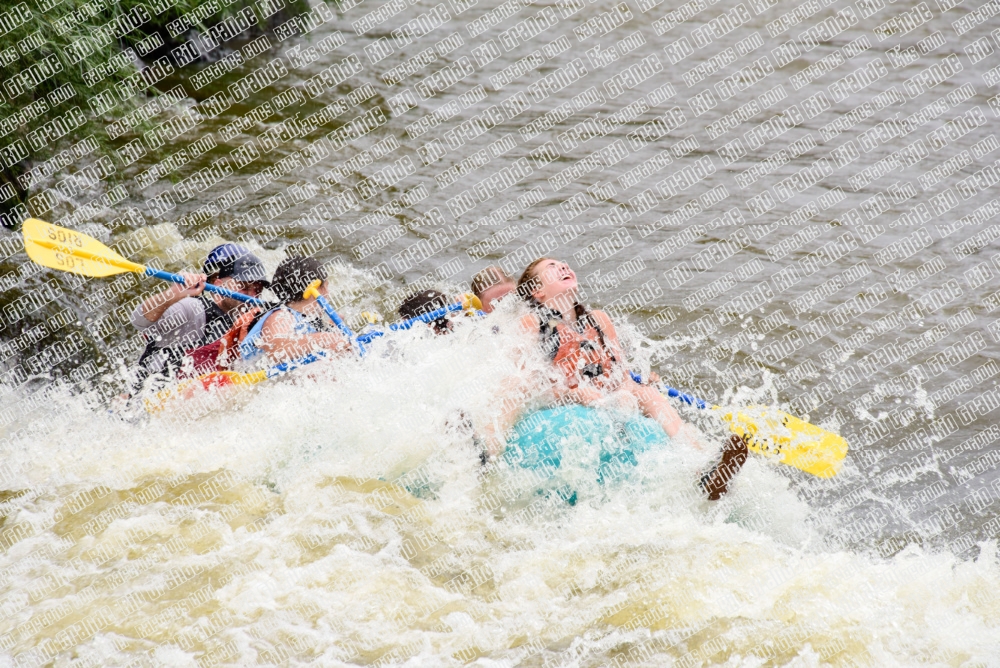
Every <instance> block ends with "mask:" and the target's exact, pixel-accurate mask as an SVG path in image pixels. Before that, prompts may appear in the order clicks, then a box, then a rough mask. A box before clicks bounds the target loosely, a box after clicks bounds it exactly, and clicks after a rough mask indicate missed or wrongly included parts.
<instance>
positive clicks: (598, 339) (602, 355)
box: [538, 309, 618, 388]
mask: <svg viewBox="0 0 1000 668" xmlns="http://www.w3.org/2000/svg"><path fill="white" fill-rule="evenodd" d="M538 316H539V319H540V321H541V324H540V325H539V334H541V337H542V347H543V348H544V349H545V351H546V352H547V353H548V356H549V359H551V360H552V362H553V363H554V364H555V365H556V366H557V367H559V368H560V369H561V370H562V372H563V374H564V375H565V377H566V384H567V385H568V386H569V387H571V388H573V387H577V386H578V385H579V384H580V379H581V378H587V379H589V380H590V381H591V382H592V383H594V384H595V385H597V386H598V387H603V386H605V385H607V384H609V383H611V382H612V373H613V371H614V369H615V366H616V365H617V363H618V359H617V358H616V357H615V354H614V353H613V352H612V351H611V349H610V348H609V347H608V345H607V343H606V342H605V340H604V332H603V331H602V330H601V327H600V325H598V324H597V321H596V320H595V319H594V317H593V316H592V315H591V314H590V313H587V314H586V315H584V316H583V317H581V318H579V319H578V320H577V321H576V323H575V324H574V325H570V324H569V323H567V322H565V321H564V320H563V318H562V314H561V313H559V312H558V311H552V310H551V309H539V312H538Z"/></svg>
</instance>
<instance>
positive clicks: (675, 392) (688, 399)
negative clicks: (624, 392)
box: [629, 371, 711, 408]
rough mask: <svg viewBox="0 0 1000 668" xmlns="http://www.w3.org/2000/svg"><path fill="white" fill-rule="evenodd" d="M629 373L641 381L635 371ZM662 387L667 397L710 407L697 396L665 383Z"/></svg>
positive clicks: (700, 406)
mask: <svg viewBox="0 0 1000 668" xmlns="http://www.w3.org/2000/svg"><path fill="white" fill-rule="evenodd" d="M629 373H630V374H631V375H632V380H634V381H635V382H637V383H640V384H641V383H642V376H640V375H639V374H637V373H636V372H635V371H629ZM663 389H664V391H666V393H667V396H668V397H675V398H677V399H680V400H681V401H683V402H684V403H686V404H687V405H689V406H697V407H698V408H711V406H710V405H709V404H707V403H706V402H704V401H702V400H701V399H699V398H698V397H692V396H691V395H690V394H684V393H683V392H681V391H680V390H675V389H674V388H672V387H667V386H666V385H664V386H663Z"/></svg>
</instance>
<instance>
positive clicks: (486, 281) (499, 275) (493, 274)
mask: <svg viewBox="0 0 1000 668" xmlns="http://www.w3.org/2000/svg"><path fill="white" fill-rule="evenodd" d="M513 282H514V279H513V278H511V277H510V276H508V275H507V274H506V273H505V272H504V270H503V269H501V268H500V267H497V266H493V265H491V266H489V267H486V268H485V269H483V270H482V271H480V272H479V273H478V274H476V275H475V276H473V277H472V292H473V293H475V295H476V296H477V297H480V298H482V296H483V292H485V291H486V290H488V289H490V288H492V287H493V286H494V285H502V284H504V283H513Z"/></svg>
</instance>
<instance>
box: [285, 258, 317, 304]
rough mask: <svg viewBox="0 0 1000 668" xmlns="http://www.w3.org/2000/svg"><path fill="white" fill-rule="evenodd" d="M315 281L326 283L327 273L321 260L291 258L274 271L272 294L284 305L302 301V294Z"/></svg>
mask: <svg viewBox="0 0 1000 668" xmlns="http://www.w3.org/2000/svg"><path fill="white" fill-rule="evenodd" d="M315 280H320V281H325V280H326V272H325V271H324V269H323V265H322V264H320V262H319V260H317V259H315V258H311V257H290V258H287V259H285V260H283V261H282V263H281V264H279V265H278V268H277V269H275V270H274V279H273V280H272V281H271V292H273V293H274V296H275V297H277V298H278V300H279V301H281V303H282V304H287V303H289V302H295V301H299V300H300V299H302V293H303V292H304V291H305V289H306V288H307V287H309V284H310V283H312V282H313V281H315Z"/></svg>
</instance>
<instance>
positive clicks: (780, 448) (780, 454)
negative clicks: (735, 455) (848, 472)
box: [722, 406, 847, 478]
mask: <svg viewBox="0 0 1000 668" xmlns="http://www.w3.org/2000/svg"><path fill="white" fill-rule="evenodd" d="M722 418H723V419H724V420H726V421H727V422H728V423H729V429H730V431H732V432H733V433H734V434H739V435H740V436H742V437H743V439H744V440H745V441H746V444H747V447H748V448H750V449H751V450H753V451H754V452H758V453H760V454H762V455H765V456H768V457H775V458H778V459H779V460H780V461H781V462H782V463H784V464H788V465H789V466H794V467H795V468H797V469H799V470H801V471H805V472H806V473H811V474H812V475H814V476H818V477H820V478H832V477H833V476H835V475H837V472H838V471H840V467H841V465H842V464H843V462H844V457H846V456H847V441H846V440H845V439H844V438H843V437H842V436H838V435H837V434H834V433H833V432H830V431H827V430H826V429H822V428H821V427H817V426H816V425H813V424H809V423H808V422H805V421H804V420H800V419H799V418H797V417H795V416H793V415H789V414H788V413H785V412H784V411H779V410H776V409H773V408H766V407H763V406H748V407H747V408H743V409H740V410H738V411H728V412H726V413H724V414H723V416H722Z"/></svg>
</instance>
